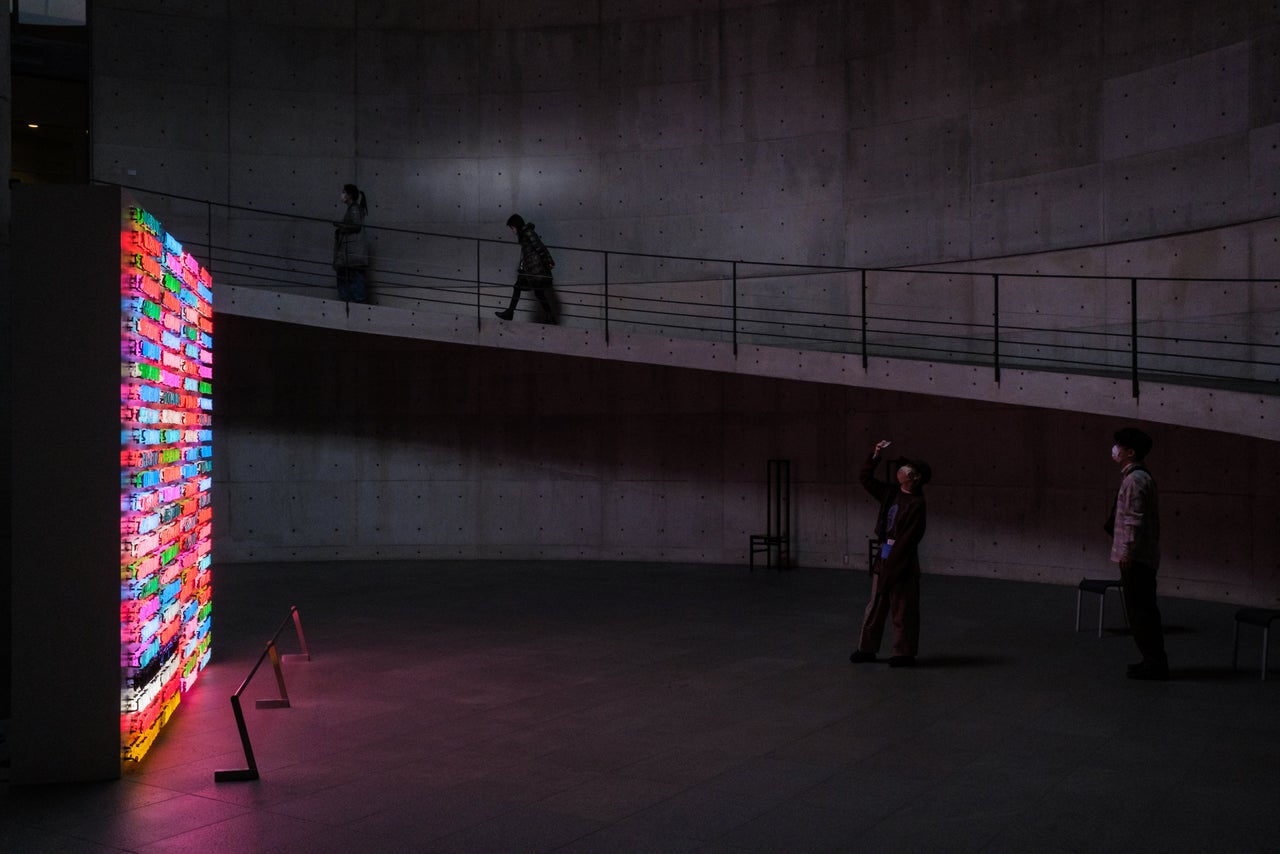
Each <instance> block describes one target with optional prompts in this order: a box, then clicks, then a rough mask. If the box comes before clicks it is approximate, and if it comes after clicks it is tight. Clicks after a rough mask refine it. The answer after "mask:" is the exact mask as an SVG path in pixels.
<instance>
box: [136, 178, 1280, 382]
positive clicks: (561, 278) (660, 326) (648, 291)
mask: <svg viewBox="0 0 1280 854" xmlns="http://www.w3.org/2000/svg"><path fill="white" fill-rule="evenodd" d="M116 186H120V185H116ZM123 189H126V190H130V191H131V192H134V193H139V194H142V193H145V194H148V197H154V198H155V199H156V200H157V201H156V204H160V205H176V206H177V209H179V210H180V209H181V206H182V205H184V204H186V205H189V206H193V207H190V208H189V212H188V215H189V216H191V218H192V219H193V220H196V221H197V222H199V223H200V225H201V226H203V227H204V230H205V235H204V236H205V245H204V253H205V256H204V257H203V258H201V260H202V262H204V263H205V265H206V266H207V267H208V268H209V269H210V271H211V272H212V273H213V276H214V280H215V281H216V282H220V283H230V284H234V285H238V286H243V287H250V288H258V289H263V290H277V291H284V292H292V293H302V294H308V295H312V294H313V295H316V296H324V297H328V298H333V297H334V296H335V293H334V287H333V282H332V277H333V276H332V270H331V268H330V265H329V259H328V258H327V257H326V256H325V255H323V254H320V253H322V252H323V249H322V248H321V247H323V246H324V243H323V240H322V238H321V237H320V235H319V234H318V233H317V229H315V227H314V226H315V225H316V224H319V223H323V224H324V225H325V226H329V225H330V220H328V219H324V218H320V217H309V216H301V215H298V214H290V213H281V212H275V211H267V210H262V209H255V208H250V207H246V206H240V205H230V204H224V203H219V202H212V201H208V200H201V199H194V198H190V197H183V196H176V195H172V194H152V193H151V191H148V190H144V189H141V188H133V187H123ZM143 200H144V199H140V201H143ZM195 210H198V212H199V217H198V219H197V218H196V217H195V216H194V215H192V214H191V213H190V211H195ZM215 210H216V211H219V212H221V213H222V214H223V215H224V217H225V218H226V221H227V223H228V226H229V225H230V223H231V221H232V218H233V217H236V216H241V215H243V216H244V217H246V218H250V217H252V218H257V219H265V220H267V221H269V222H271V223H274V224H276V225H277V226H278V227H277V229H276V230H275V231H274V232H273V233H272V237H273V239H274V241H275V243H274V244H272V245H276V244H278V243H279V242H280V241H281V239H282V237H283V239H284V242H285V243H286V244H288V245H294V244H295V243H297V244H301V245H303V246H305V247H306V249H305V250H303V251H298V252H296V253H293V254H282V253H280V252H268V251H265V246H267V245H268V241H267V239H265V238H256V237H255V238H253V239H252V240H246V239H240V240H237V241H235V242H234V245H233V243H232V241H231V240H230V239H229V238H227V239H223V240H222V242H215V240H214V211H215ZM152 212H153V213H157V215H160V214H161V213H163V214H164V215H160V218H161V220H162V221H165V222H166V223H167V224H169V225H170V227H171V228H172V227H174V225H175V223H174V222H173V221H172V220H173V219H174V218H175V217H177V218H179V219H180V218H181V215H180V213H178V212H177V211H176V210H175V211H171V212H161V211H155V210H153V211H152ZM254 221H255V222H256V221H257V220H256V219H255V220H254ZM236 223H237V224H240V225H245V223H241V222H240V221H239V220H236ZM193 227H194V226H193ZM365 228H366V229H367V230H368V231H370V232H372V233H373V234H375V235H377V236H378V237H379V239H380V240H381V239H386V240H387V241H388V242H389V243H391V244H396V245H399V244H401V243H403V242H405V241H407V242H408V243H409V244H415V245H412V246H411V248H410V249H401V251H400V254H395V253H384V254H382V255H381V256H378V257H375V261H374V266H373V268H372V269H371V278H372V279H373V287H374V290H375V293H377V294H378V301H379V302H383V303H386V304H399V305H405V306H411V307H426V308H430V309H432V310H436V311H442V312H452V313H456V314H460V315H461V314H471V313H474V315H475V318H476V324H477V329H479V328H480V327H481V323H482V321H483V319H484V317H485V315H486V311H487V310H491V309H494V308H497V307H500V306H501V305H502V303H503V302H504V300H505V293H506V292H508V291H509V289H510V287H511V284H510V283H511V281H512V280H513V279H514V270H513V269H511V268H510V266H509V265H510V263H511V261H512V260H513V258H514V257H515V253H512V252H510V243H511V241H510V240H499V239H495V238H485V237H468V236H461V235H451V234H444V233H438V232H428V231H420V230H414V229H407V228H397V227H387V226H377V225H370V224H366V226H365ZM223 230H224V231H225V232H228V233H229V232H230V230H231V229H230V228H229V227H228V228H224V229H223ZM289 237H293V238H294V240H293V241H292V242H291V241H290V240H288V238H289ZM423 242H426V243H429V244H431V247H434V249H433V248H430V247H429V248H427V249H423V248H422V247H421V246H417V245H416V244H421V243H423ZM191 245H192V247H193V249H194V247H195V246H196V245H198V243H197V242H196V241H192V243H191ZM548 245H549V247H550V248H552V249H554V250H556V251H557V258H558V260H559V262H560V263H559V265H558V267H557V285H556V291H557V293H558V294H559V296H560V301H561V304H562V317H564V318H566V319H568V320H569V321H571V322H572V323H573V324H574V325H587V326H591V325H596V324H598V325H599V327H600V328H601V329H602V331H603V333H604V338H605V343H606V345H608V344H609V343H610V341H611V337H612V335H613V334H614V333H616V332H618V331H619V330H635V331H643V332H649V333H653V334H661V335H667V336H675V337H686V338H700V339H704V340H708V339H709V340H715V341H721V342H724V343H727V344H730V345H731V346H732V349H733V353H734V355H735V356H737V355H738V353H739V350H740V349H741V347H742V346H744V345H759V346H777V347H791V348H794V349H801V350H815V351H819V350H821V351H831V352H843V353H849V354H851V355H858V356H859V357H860V358H861V360H862V363H863V367H864V369H866V368H867V366H868V364H869V359H870V358H872V357H884V358H905V359H928V360H935V361H946V362H954V363H960V364H973V365H980V366H986V367H989V368H990V369H991V371H992V374H993V379H994V380H995V381H996V382H997V383H998V382H1000V380H1001V373H1002V371H1007V370H1009V369H1011V368H1015V369H1025V370H1032V371H1035V370H1041V371H1043V370H1057V371H1060V372H1066V373H1081V374H1096V375H1104V376H1114V377H1117V378H1123V379H1128V380H1130V383H1131V389H1132V395H1133V396H1134V397H1135V398H1136V397H1138V395H1139V394H1140V391H1141V381H1143V380H1158V381H1160V382H1163V383H1170V382H1173V383H1183V384H1189V385H1204V384H1209V385H1215V386H1230V387H1232V388H1237V389H1243V390H1249V391H1256V392H1260V393H1263V394H1280V326H1277V325H1276V324H1277V320H1276V318H1277V316H1280V313H1277V312H1274V311H1272V312H1269V313H1268V312H1255V311H1254V309H1253V308H1252V305H1251V303H1250V301H1249V300H1248V299H1247V298H1243V297H1242V298H1240V299H1239V300H1238V302H1239V306H1238V307H1237V308H1236V310H1235V311H1234V312H1227V313H1225V314H1224V315H1223V316H1221V317H1216V318H1195V319H1192V318H1190V317H1189V316H1187V315H1186V314H1185V313H1184V315H1183V316H1181V317H1177V318H1173V319H1169V318H1165V317H1163V316H1162V315H1161V309H1162V307H1163V306H1165V305H1166V304H1167V303H1168V302H1169V300H1168V299H1166V298H1164V297H1162V295H1161V294H1159V293H1155V294H1151V293H1149V292H1150V291H1152V290H1157V291H1158V290H1159V289H1160V288H1162V287H1167V286H1173V287H1180V288H1195V287H1197V286H1207V285H1214V286H1223V287H1226V288H1246V287H1248V286H1250V285H1258V284H1263V285H1274V284H1276V283H1280V279H1269V278H1267V279H1263V278H1193V277H1168V276H1160V277H1154V276H1153V277H1135V276H1131V275H1124V276H1107V275H1096V274H1087V275H1086V274H1081V275H1069V276H1068V275H1059V274H1052V273H1036V272H1028V273H1022V272H1009V271H1008V270H1002V271H999V272H993V271H980V270H945V269H917V268H909V267H896V268H862V267H842V266H835V265H806V264H783V263H770V262H752V261H742V260H731V259H718V258H697V257H690V256H680V255H657V254H651V253H642V252H620V251H617V250H599V249H586V248H581V247H571V246H560V245H553V244H548ZM468 247H471V248H470V249H469V248H468ZM409 252H412V253H414V254H408V253H409ZM499 253H501V254H499ZM463 258H466V259H467V260H466V261H462V260H461V259H463ZM449 265H452V267H453V268H452V269H446V268H447V267H448V266H449ZM574 266H576V267H577V269H576V270H574V269H573V267H574ZM938 277H943V278H942V279H941V280H939V278H938ZM984 283H985V287H983V285H984ZM1054 283H1067V285H1068V286H1069V285H1070V284H1075V285H1076V286H1077V287H1080V286H1082V285H1085V284H1087V285H1089V287H1090V288H1091V289H1092V290H1093V291H1094V292H1095V293H1096V292H1097V290H1098V288H1099V287H1101V288H1103V289H1104V292H1105V299H1104V301H1103V302H1104V304H1103V305H1092V304H1087V301H1086V299H1085V298H1084V297H1082V302H1086V304H1083V305H1081V306H1080V309H1079V310H1078V311H1076V312H1075V313H1074V314H1067V313H1063V312H1058V313H1057V314H1053V315H1048V314H1046V315H1041V314H1040V310H1039V306H1037V305H1036V304H1035V303H1034V301H1032V302H1028V299H1029V298H1028V297H1027V296H1026V295H1025V294H1021V297H1022V302H1021V303H1020V302H1019V296H1020V293H1019V285H1021V286H1022V287H1023V288H1025V289H1032V290H1034V288H1035V287H1043V286H1044V285H1045V284H1054ZM917 284H918V285H921V286H922V287H926V288H933V293H935V294H937V293H944V294H945V296H946V298H947V299H951V300H953V303H949V304H947V305H941V304H938V303H937V302H936V301H931V300H930V299H927V298H926V299H914V300H913V299H896V298H895V295H896V293H897V292H898V291H900V290H903V289H909V288H910V287H912V286H914V285H917ZM1125 286H1127V287H1125ZM814 288H822V289H823V290H824V291H825V293H824V294H823V295H822V296H821V297H818V296H817V295H815V294H814V293H813V291H812V289H814ZM939 289H942V290H939ZM833 293H835V294H838V297H837V298H836V299H834V300H832V298H831V295H832V294H833ZM1082 293H1083V291H1082ZM824 300H825V303H824V302H822V301H824ZM842 300H843V303H844V304H845V305H847V306H848V308H847V309H846V310H844V311H840V310H832V308H831V305H832V304H833V303H834V304H836V305H839V304H840V303H841V301H842ZM1107 302H1110V303H1111V305H1110V306H1108V305H1107V304H1105V303H1107ZM984 303H985V304H987V305H989V313H987V314H986V317H985V318H984V317H983V316H982V315H983V312H984V311H985V310H984V309H983V308H982V306H983V304H984ZM1122 305H1124V306H1126V308H1127V310H1126V311H1125V312H1124V314H1123V315H1121V314H1119V312H1118V311H1117V309H1119V308H1120V307H1121V306H1122ZM1144 310H1145V311H1146V312H1149V313H1150V316H1149V317H1147V318H1146V319H1144ZM987 318H989V319H987Z"/></svg>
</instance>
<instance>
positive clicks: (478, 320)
mask: <svg viewBox="0 0 1280 854" xmlns="http://www.w3.org/2000/svg"><path fill="white" fill-rule="evenodd" d="M480 314H481V306H480V241H479V240H477V241H476V331H477V332H479V331H480Z"/></svg>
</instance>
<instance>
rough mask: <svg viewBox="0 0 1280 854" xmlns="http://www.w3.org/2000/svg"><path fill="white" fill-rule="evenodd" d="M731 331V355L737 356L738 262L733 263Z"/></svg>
mask: <svg viewBox="0 0 1280 854" xmlns="http://www.w3.org/2000/svg"><path fill="white" fill-rule="evenodd" d="M730 323H731V324H732V327H733V329H732V331H733V355H734V357H735V358H736V357H737V355H738V262H737V261H734V262H733V311H732V317H731V318H730Z"/></svg>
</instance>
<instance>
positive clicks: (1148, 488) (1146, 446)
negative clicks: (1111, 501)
mask: <svg viewBox="0 0 1280 854" xmlns="http://www.w3.org/2000/svg"><path fill="white" fill-rule="evenodd" d="M1113 439H1114V441H1115V444H1114V445H1112V446H1111V459H1112V460H1113V461H1114V462H1115V464H1116V465H1118V466H1120V491H1119V493H1117V495H1116V509H1115V521H1114V523H1112V524H1114V529H1113V532H1112V539H1111V560H1112V562H1113V563H1118V564H1120V583H1121V585H1123V589H1124V604H1125V609H1126V611H1127V612H1128V614H1127V616H1128V617H1129V628H1130V630H1131V631H1132V632H1133V640H1134V642H1135V643H1136V644H1137V645H1138V651H1139V652H1140V653H1142V661H1139V662H1137V663H1136V664H1131V665H1129V674H1128V675H1129V678H1130V679H1168V678H1169V659H1168V657H1167V656H1166V655H1165V651H1164V626H1163V625H1162V624H1161V622H1160V608H1159V606H1158V605H1157V604H1156V570H1157V569H1159V567H1160V500H1159V497H1158V496H1157V494H1156V482H1155V479H1154V478H1153V477H1152V476H1151V472H1149V471H1147V468H1146V466H1145V465H1143V461H1144V460H1145V459H1146V457H1147V454H1149V453H1150V452H1151V446H1152V444H1153V443H1152V440H1151V437H1150V436H1148V435H1147V434H1146V433H1144V432H1143V431H1141V430H1139V429H1138V428H1137V427H1124V428H1121V429H1120V430H1117V431H1116V432H1115V435H1114V436H1113Z"/></svg>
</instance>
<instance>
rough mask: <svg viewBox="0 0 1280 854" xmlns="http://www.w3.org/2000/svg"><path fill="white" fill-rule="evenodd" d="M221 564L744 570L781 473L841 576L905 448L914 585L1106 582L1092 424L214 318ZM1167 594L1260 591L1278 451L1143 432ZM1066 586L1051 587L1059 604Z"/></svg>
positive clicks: (1272, 566)
mask: <svg viewBox="0 0 1280 854" xmlns="http://www.w3.org/2000/svg"><path fill="white" fill-rule="evenodd" d="M218 352H219V356H218V360H219V361H218V375H219V377H220V379H219V386H218V390H217V391H218V394H217V400H218V404H217V407H218V408H217V415H216V418H217V421H216V436H217V439H216V442H215V455H216V459H217V467H218V468H217V490H216V498H215V517H214V518H215V525H216V536H217V542H218V545H217V549H218V552H217V555H218V558H217V559H218V560H219V561H220V562H235V561H247V560H254V561H259V560H271V561H275V560H303V561H306V560H335V559H370V558H387V559H414V558H460V559H471V558H535V557H536V558H550V559H563V560H572V559H591V560H601V559H603V560H610V559H616V560H654V561H696V562H716V563H742V564H743V566H744V570H743V571H744V572H745V571H746V570H745V564H746V549H747V539H748V536H749V535H750V534H752V533H759V532H762V531H763V528H764V518H765V505H764V500H765V499H764V492H765V488H764V483H763V481H764V476H765V461H766V460H767V459H769V458H770V457H786V458H789V459H791V460H792V461H793V477H794V479H795V494H794V504H795V534H796V537H797V550H796V551H797V555H798V562H799V563H800V565H802V566H805V567H835V568H840V567H846V566H849V567H855V568H857V567H861V566H864V565H865V564H864V558H863V556H864V555H865V552H866V541H867V537H868V534H869V532H870V529H871V526H872V524H873V521H874V505H873V503H872V502H871V500H870V499H869V498H868V497H867V496H865V495H864V494H863V493H862V491H861V488H860V487H859V485H858V484H857V482H856V474H857V468H858V465H859V464H860V463H861V458H862V455H863V454H864V453H866V452H867V451H868V450H869V449H870V447H871V445H872V444H874V442H875V441H876V440H877V439H879V438H881V437H885V436H888V437H890V438H892V439H894V441H895V446H894V447H895V450H897V451H899V452H901V453H902V454H904V455H908V456H912V455H915V456H921V457H924V458H926V459H928V460H929V461H930V462H931V463H932V465H933V467H934V470H935V482H934V484H933V485H932V486H931V487H930V490H929V498H930V529H929V534H928V537H927V540H926V545H925V549H924V554H925V568H926V571H927V572H933V573H949V574H964V575H978V576H984V577H992V578H1008V579H1022V580H1036V581H1043V582H1049V583H1061V584H1074V583H1075V582H1076V581H1078V580H1079V579H1080V578H1081V577H1082V576H1084V575H1092V576H1097V575H1107V574H1114V568H1113V566H1112V565H1111V564H1110V563H1109V562H1108V550H1109V541H1108V540H1107V538H1106V536H1105V535H1104V534H1103V533H1102V530H1101V523H1102V520H1103V519H1104V518H1105V517H1106V515H1107V513H1108V511H1109V509H1110V505H1111V503H1112V502H1113V501H1114V498H1115V488H1116V485H1117V483H1118V473H1117V471H1116V470H1115V466H1114V464H1112V462H1111V460H1110V458H1109V451H1110V447H1111V433H1112V432H1113V431H1114V429H1116V427H1118V426H1121V425H1120V424H1119V423H1117V422H1116V421H1115V420H1114V419H1110V418H1105V417H1101V416H1094V415H1086V414H1077V413H1070V412H1053V411H1048V410H1039V409H1031V408H1024V407H1016V406H1009V405H1002V404H993V403H981V402H967V401H962V400H954V399H946V398H940V397H931V396H926V395H915V394H903V393H892V392H885V391H880V390H867V389H854V388H846V387H840V386H833V385H823V384H819V383H806V382H797V381H788V380H777V379H768V378H763V377H752V376H742V375H733V374H723V373H713V372H710V371H698V370H687V369H680V368H671V367H660V366H651V365H637V364H627V363H622V362H615V361H607V360H598V359H585V358H574V357H565V356H555V355H549V354H542V353H530V352H520V351H512V350H501V349H488V348H481V347H467V346H460V345H450V344H440V343H432V342H422V341H410V340H404V339H397V338H385V337H379V336H372V335H359V334H352V333H343V332H335V331H332V330H323V329H312V328H306V327H297V326H292V325H286V324H276V323H271V322H268V321H261V320H252V319H248V318H242V317H237V316H234V315H219V320H218ZM1144 426H1146V427H1147V428H1148V429H1149V430H1150V431H1151V432H1152V434H1153V435H1154V436H1155V439H1156V449H1155V451H1153V453H1152V455H1151V457H1150V460H1149V462H1150V465H1151V468H1152V470H1153V471H1154V473H1155V475H1156V477H1157V479H1158V482H1159V484H1160V487H1161V491H1162V514H1163V521H1164V526H1165V538H1164V551H1165V558H1166V559H1165V564H1164V566H1163V568H1162V570H1161V575H1162V579H1163V580H1162V585H1163V587H1162V589H1163V591H1164V592H1165V593H1168V594H1172V595H1185V596H1195V597H1207V598H1213V599H1222V600H1226V601H1235V602H1252V603H1276V602H1280V531H1278V530H1277V528H1276V526H1275V524H1274V523H1275V519H1276V518H1277V513H1278V512H1280V488H1278V487H1277V484H1280V444H1278V443H1276V442H1268V441H1265V440H1260V439H1249V438H1244V437H1240V436H1232V435H1228V434H1224V433H1214V432H1208V431H1203V430H1195V429H1191V428H1185V427H1170V426H1167V425H1153V424H1146V425H1144ZM1064 595H1065V594H1064Z"/></svg>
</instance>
